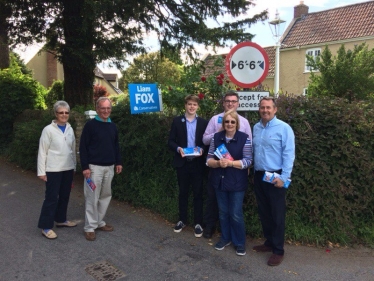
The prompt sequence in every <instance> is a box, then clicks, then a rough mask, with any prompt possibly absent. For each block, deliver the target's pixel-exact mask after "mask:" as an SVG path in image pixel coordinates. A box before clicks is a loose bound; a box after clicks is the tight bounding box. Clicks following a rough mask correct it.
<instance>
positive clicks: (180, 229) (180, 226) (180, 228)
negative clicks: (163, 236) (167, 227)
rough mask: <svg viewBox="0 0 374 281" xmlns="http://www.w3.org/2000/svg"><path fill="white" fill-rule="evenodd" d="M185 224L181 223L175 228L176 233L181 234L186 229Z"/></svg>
mask: <svg viewBox="0 0 374 281" xmlns="http://www.w3.org/2000/svg"><path fill="white" fill-rule="evenodd" d="M185 226H186V225H185V224H184V223H183V222H182V221H179V222H178V223H177V224H176V225H175V227H174V232H177V233H178V232H181V231H182V229H183V228H185Z"/></svg>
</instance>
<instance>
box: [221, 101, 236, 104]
mask: <svg viewBox="0 0 374 281" xmlns="http://www.w3.org/2000/svg"><path fill="white" fill-rule="evenodd" d="M223 102H224V103H234V104H235V103H237V102H238V101H237V100H224V101H223Z"/></svg>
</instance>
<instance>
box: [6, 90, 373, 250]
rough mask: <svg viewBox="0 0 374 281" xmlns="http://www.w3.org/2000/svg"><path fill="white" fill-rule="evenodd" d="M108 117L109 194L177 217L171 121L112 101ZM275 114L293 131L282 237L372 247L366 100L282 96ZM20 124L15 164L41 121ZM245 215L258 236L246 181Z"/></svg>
mask: <svg viewBox="0 0 374 281" xmlns="http://www.w3.org/2000/svg"><path fill="white" fill-rule="evenodd" d="M111 117H112V119H113V121H114V122H115V123H116V124H117V126H118V129H119V132H120V147H121V154H122V158H123V162H124V169H123V172H122V174H120V175H118V176H115V177H114V181H113V194H114V196H115V197H117V198H118V199H120V200H125V201H128V202H130V203H131V204H133V205H135V206H141V207H146V208H148V209H150V210H152V211H154V212H157V213H160V214H162V216H163V217H164V218H165V219H167V220H169V221H171V222H176V221H177V219H178V206H177V204H178V187H177V179H176V173H175V171H174V170H173V168H172V165H171V161H172V157H173V154H172V152H171V151H169V149H168V148H167V138H168V135H169V129H170V125H171V119H170V118H166V117H164V116H163V115H161V114H156V113H154V114H139V115H131V114H130V108H129V106H128V105H125V104H119V105H117V106H115V107H114V108H113V113H112V116H111ZM247 117H248V119H249V120H250V122H251V125H252V126H253V124H254V123H255V122H257V121H258V115H257V113H256V112H250V113H248V114H247ZM277 117H278V118H279V119H281V120H284V121H286V122H288V123H289V124H290V125H291V126H292V128H293V129H294V132H295V136H296V160H295V165H294V170H293V173H292V183H291V186H290V188H289V190H288V194H287V206H288V211H287V221H286V224H287V225H286V238H287V239H288V240H292V241H298V242H303V243H317V244H325V243H327V241H330V242H333V243H341V244H353V243H364V244H366V245H374V215H373V212H374V185H373V182H374V161H373V160H374V151H373V144H374V136H373V133H374V130H373V126H374V111H373V109H372V104H370V103H366V104H365V103H360V102H357V103H351V104H349V103H346V102H345V101H343V100H331V99H316V98H314V99H309V100H307V99H305V98H302V97H296V98H293V97H286V96H282V97H281V98H279V99H278V113H277ZM47 119H48V118H47ZM51 119H52V118H51ZM51 119H49V120H48V122H50V120H51ZM19 126H23V127H18V125H17V130H16V132H15V138H14V141H13V143H12V145H13V146H12V149H11V150H12V151H13V153H14V154H15V155H16V154H18V155H19V157H18V158H17V159H16V158H14V160H15V161H17V163H18V164H22V163H31V162H32V161H36V158H35V155H36V151H35V152H34V154H33V153H32V152H31V151H33V150H35V149H36V150H37V142H38V140H39V137H40V133H41V130H42V128H43V127H44V124H43V125H42V124H39V125H38V126H37V125H36V124H34V123H30V122H27V123H25V125H19ZM35 132H36V133H35ZM31 139H32V140H31ZM24 143H28V144H29V145H31V143H33V146H30V150H31V151H28V150H27V149H26V148H25V149H24V150H20V149H21V148H22V145H21V144H24ZM250 177H251V179H252V175H251V176H250ZM250 182H252V181H250ZM190 209H192V208H190ZM244 214H245V222H246V229H247V233H248V234H249V235H250V236H252V237H261V236H262V233H261V226H260V223H259V219H258V215H257V209H256V200H255V197H254V193H253V186H252V183H250V185H249V189H248V192H247V195H246V197H245V202H244ZM190 216H191V214H190Z"/></svg>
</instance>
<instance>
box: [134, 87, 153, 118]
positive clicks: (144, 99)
mask: <svg viewBox="0 0 374 281" xmlns="http://www.w3.org/2000/svg"><path fill="white" fill-rule="evenodd" d="M129 95H130V107H131V114H136V113H142V112H157V111H160V100H159V92H158V88H157V85H156V84H129Z"/></svg>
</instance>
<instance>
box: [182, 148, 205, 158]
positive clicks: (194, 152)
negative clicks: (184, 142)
mask: <svg viewBox="0 0 374 281" xmlns="http://www.w3.org/2000/svg"><path fill="white" fill-rule="evenodd" d="M183 153H184V155H185V156H200V154H201V148H200V147H198V146H196V147H186V148H183Z"/></svg>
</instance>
